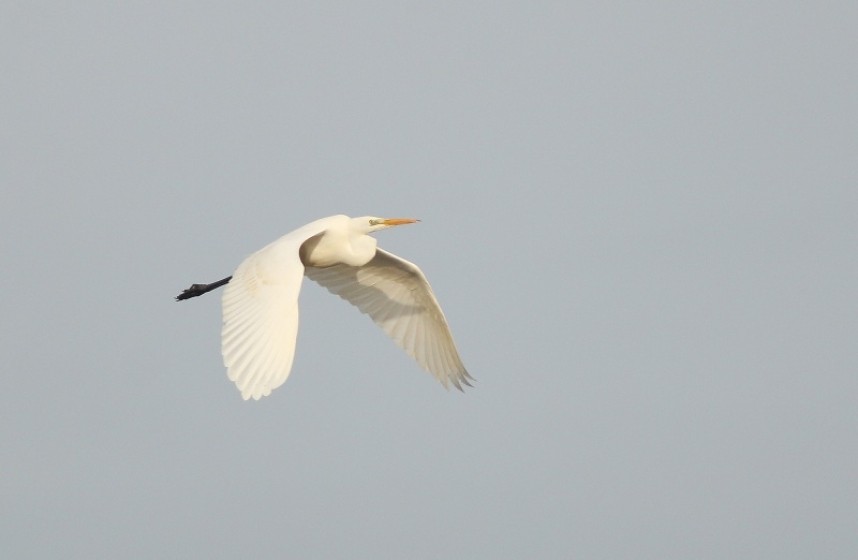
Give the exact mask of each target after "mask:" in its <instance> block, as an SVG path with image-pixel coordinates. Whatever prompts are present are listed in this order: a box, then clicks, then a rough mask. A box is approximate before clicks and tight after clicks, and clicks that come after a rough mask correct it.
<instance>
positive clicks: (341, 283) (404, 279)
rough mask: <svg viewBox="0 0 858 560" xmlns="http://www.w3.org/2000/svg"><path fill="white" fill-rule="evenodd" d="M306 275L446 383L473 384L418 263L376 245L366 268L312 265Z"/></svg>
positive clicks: (458, 385)
mask: <svg viewBox="0 0 858 560" xmlns="http://www.w3.org/2000/svg"><path fill="white" fill-rule="evenodd" d="M304 273H305V274H306V276H307V277H308V278H310V279H311V280H313V281H314V282H317V283H319V284H320V285H322V286H324V287H325V288H326V289H327V290H328V291H330V292H331V293H333V294H336V295H338V296H340V297H341V298H343V299H344V300H346V301H348V302H349V303H351V304H352V305H354V306H355V307H357V308H358V309H359V310H360V311H361V312H363V313H366V314H367V315H369V317H370V318H371V319H372V320H373V321H374V322H375V323H376V324H377V325H378V326H379V327H381V329H382V330H383V331H384V332H385V333H386V334H387V335H388V336H389V337H390V338H392V339H393V341H394V342H395V343H396V344H397V345H398V346H399V347H400V348H402V349H403V350H405V352H406V353H408V354H409V355H410V356H411V357H412V358H414V359H415V360H416V361H417V363H418V364H420V366H421V367H423V368H424V369H426V370H427V371H429V373H431V374H432V375H434V376H435V377H436V378H437V379H438V381H440V382H441V383H442V384H443V385H444V387H448V386H449V384H450V383H452V384H453V385H454V386H455V387H456V388H458V389H460V390H461V389H462V385H463V384H464V385H468V386H470V383H469V381H470V380H472V379H473V378H472V377H471V376H470V375H468V372H467V370H466V369H465V366H464V365H463V364H462V360H461V358H460V357H459V353H458V351H457V350H456V345H455V343H454V342H453V336H452V334H451V333H450V327H449V326H448V324H447V319H446V318H445V317H444V313H443V311H441V306H440V305H439V304H438V300H437V299H436V298H435V294H434V293H433V292H432V288H431V287H430V286H429V282H428V281H427V280H426V276H424V274H423V272H422V271H421V270H420V269H419V268H418V267H417V265H415V264H413V263H411V262H408V261H406V260H405V259H402V258H400V257H397V256H396V255H393V254H391V253H388V252H387V251H383V250H381V249H377V250H376V253H375V257H373V258H372V260H370V261H369V262H368V263H367V264H365V265H363V266H349V265H345V264H337V265H334V266H329V267H325V268H316V267H310V266H308V267H307V268H306V269H305V271H304Z"/></svg>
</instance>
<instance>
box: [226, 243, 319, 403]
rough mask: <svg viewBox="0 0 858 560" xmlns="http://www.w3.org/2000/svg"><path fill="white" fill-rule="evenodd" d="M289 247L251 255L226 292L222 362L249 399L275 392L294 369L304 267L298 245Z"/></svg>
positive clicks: (269, 247)
mask: <svg viewBox="0 0 858 560" xmlns="http://www.w3.org/2000/svg"><path fill="white" fill-rule="evenodd" d="M288 249H289V247H284V246H283V244H281V245H280V246H278V245H276V244H272V245H269V246H268V247H265V248H264V249H262V250H260V251H257V252H256V253H254V254H252V255H250V256H249V257H247V259H245V260H244V262H243V263H241V265H239V267H238V269H237V270H236V271H235V274H233V276H232V280H231V281H230V282H229V284H227V286H226V289H225V291H224V294H223V329H222V330H221V342H222V353H223V362H224V365H225V366H226V367H227V370H228V372H227V375H228V376H229V378H230V379H231V380H232V381H234V382H235V384H236V386H237V387H238V389H239V390H240V391H241V396H242V397H243V398H244V399H245V400H247V399H250V398H253V399H259V398H261V397H264V396H267V395H269V394H271V391H272V390H273V389H275V388H277V387H279V386H280V385H282V384H283V382H284V381H286V378H287V377H289V371H290V370H291V369H292V361H293V360H294V358H295V341H296V338H297V336H298V294H299V292H300V290H301V281H302V279H303V273H304V266H303V265H302V264H301V262H300V259H299V258H298V252H297V245H295V247H294V248H293V249H294V250H288Z"/></svg>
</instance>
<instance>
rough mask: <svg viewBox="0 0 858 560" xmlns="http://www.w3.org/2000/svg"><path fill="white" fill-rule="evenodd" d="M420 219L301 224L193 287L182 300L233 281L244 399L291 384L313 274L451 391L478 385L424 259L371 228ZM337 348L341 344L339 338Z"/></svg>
mask: <svg viewBox="0 0 858 560" xmlns="http://www.w3.org/2000/svg"><path fill="white" fill-rule="evenodd" d="M417 221H418V220H415V219H412V218H376V217H373V216H364V217H362V218H349V217H348V216H342V215H338V216H331V217H329V218H322V219H321V220H316V221H315V222H311V223H309V224H307V225H305V226H303V227H300V228H298V229H296V230H295V231H293V232H292V233H288V234H286V235H284V236H283V237H281V238H280V239H278V240H277V241H274V242H273V243H271V244H269V245H267V246H266V247H263V248H262V249H260V250H259V251H257V252H255V253H253V254H252V255H250V256H249V257H247V258H246V259H245V260H244V262H242V263H241V264H240V265H239V267H238V268H237V269H236V271H235V273H234V274H233V275H232V276H230V277H227V278H224V279H223V280H220V281H218V282H214V283H212V284H193V285H192V286H191V287H190V288H188V289H187V290H185V291H183V292H182V293H181V294H179V295H178V296H177V297H176V299H177V300H184V299H189V298H192V297H196V296H199V295H202V294H204V293H206V292H209V291H211V290H213V289H215V288H219V287H220V286H223V285H224V284H228V286H227V287H226V289H225V290H224V294H223V330H222V331H221V344H222V353H223V361H224V365H225V366H226V367H227V370H228V376H229V378H230V379H231V380H232V381H234V382H235V384H236V386H237V387H238V389H239V390H240V391H241V396H242V397H243V398H244V399H245V400H247V399H249V398H253V399H259V398H261V397H264V396H267V395H269V394H271V391H272V390H273V389H275V388H277V387H279V386H280V385H282V384H283V382H284V381H286V378H287V377H289V371H290V370H291V369H292V360H293V359H294V357H295V340H296V338H297V336H298V293H299V292H300V291H301V281H302V279H303V277H304V275H306V276H307V277H308V278H310V279H311V280H314V281H315V282H318V283H319V284H321V285H322V286H324V287H325V288H327V289H328V291H330V292H331V293H333V294H336V295H338V296H340V297H341V298H343V299H345V300H346V301H348V302H349V303H351V304H352V305H354V306H356V307H357V308H358V309H359V310H360V311H362V312H363V313H366V314H367V315H369V316H370V318H372V320H373V321H375V323H376V324H377V325H378V326H380V327H381V328H382V330H384V332H385V333H387V335H388V336H390V337H391V338H392V339H393V340H394V342H396V344H397V345H399V347H400V348H402V349H403V350H405V351H406V352H407V353H408V354H409V355H411V357H413V358H414V359H415V360H416V361H417V363H418V364H420V365H421V366H422V367H423V368H424V369H426V370H427V371H429V372H430V373H431V374H432V375H434V376H435V377H436V378H437V379H438V381H440V382H441V384H443V385H444V387H448V385H449V384H450V383H452V384H453V385H454V386H455V387H456V388H457V389H459V390H462V385H467V386H471V384H470V383H469V380H473V378H472V377H471V376H470V375H468V372H467V371H466V370H465V366H464V365H463V364H462V360H461V359H460V358H459V353H458V352H457V351H456V345H455V344H454V343H453V336H452V335H451V334H450V328H449V326H448V325H447V320H446V319H445V318H444V313H443V312H442V311H441V306H440V305H438V300H437V299H435V295H434V294H433V293H432V288H431V287H430V286H429V282H428V281H427V280H426V277H425V276H424V275H423V272H422V271H421V270H420V269H419V268H418V267H417V265H415V264H413V263H410V262H408V261H406V260H405V259H402V258H399V257H397V256H396V255H393V254H391V253H388V252H387V251H383V250H381V249H379V248H377V243H378V242H377V241H376V240H375V238H373V237H370V236H369V235H368V234H370V233H374V232H376V231H378V230H381V229H385V228H389V227H393V226H399V225H404V224H412V223H414V222H417ZM329 345H330V346H335V344H334V343H333V342H331V343H329Z"/></svg>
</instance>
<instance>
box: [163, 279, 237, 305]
mask: <svg viewBox="0 0 858 560" xmlns="http://www.w3.org/2000/svg"><path fill="white" fill-rule="evenodd" d="M230 280H232V276H227V277H226V278H224V279H223V280H218V281H217V282H212V283H211V284H191V287H190V288H188V289H187V290H184V291H182V293H181V294H179V295H177V296H176V301H182V300H183V299H191V298H193V297H197V296H201V295H203V294H205V293H208V292H210V291H212V290H214V289H217V288H220V287H221V286H223V285H224V284H228V283H229V281H230Z"/></svg>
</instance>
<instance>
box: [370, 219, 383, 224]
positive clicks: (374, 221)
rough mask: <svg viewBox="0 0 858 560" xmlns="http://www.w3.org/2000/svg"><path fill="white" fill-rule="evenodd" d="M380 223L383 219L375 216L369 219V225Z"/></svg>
mask: <svg viewBox="0 0 858 560" xmlns="http://www.w3.org/2000/svg"><path fill="white" fill-rule="evenodd" d="M380 223H381V220H377V219H375V218H373V219H371V220H370V221H369V225H371V226H377V225H378V224H380Z"/></svg>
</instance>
